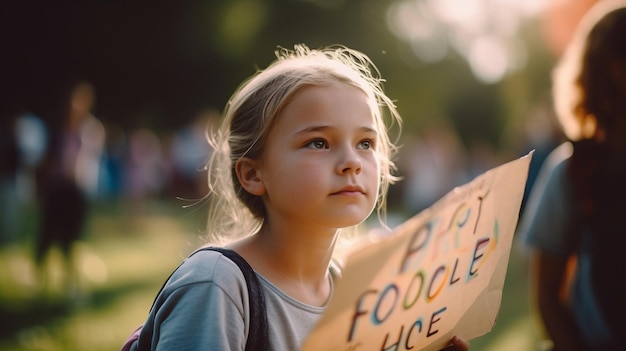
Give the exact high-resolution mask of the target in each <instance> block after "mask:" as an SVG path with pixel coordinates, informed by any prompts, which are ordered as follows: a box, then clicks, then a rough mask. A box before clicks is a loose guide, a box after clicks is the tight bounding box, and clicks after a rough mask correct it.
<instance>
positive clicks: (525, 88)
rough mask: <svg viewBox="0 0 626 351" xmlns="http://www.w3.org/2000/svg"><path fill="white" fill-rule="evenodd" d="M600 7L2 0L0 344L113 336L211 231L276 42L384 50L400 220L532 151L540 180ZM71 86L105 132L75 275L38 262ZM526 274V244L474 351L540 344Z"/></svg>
mask: <svg viewBox="0 0 626 351" xmlns="http://www.w3.org/2000/svg"><path fill="white" fill-rule="evenodd" d="M595 1H598V0H525V1H518V0H215V1H214V0H204V1H202V0H181V1H163V2H159V1H147V0H126V1H123V0H68V1H62V2H61V1H32V0H23V1H10V0H7V1H3V2H2V3H1V4H0V43H2V50H1V51H0V52H1V54H0V65H1V70H0V72H2V73H1V75H0V82H1V83H0V84H1V89H2V90H1V91H0V113H1V115H0V121H1V125H0V133H1V134H0V138H1V139H0V147H2V149H1V150H0V160H1V161H2V164H1V165H2V166H1V167H0V171H1V172H2V173H1V174H0V191H1V193H0V194H1V197H0V229H1V231H0V243H1V247H0V325H1V327H0V350H118V349H119V347H120V345H121V344H122V342H123V341H124V339H125V338H126V337H127V336H128V334H129V333H130V332H131V331H132V330H133V329H134V327H135V326H136V325H138V324H139V323H142V322H143V320H144V318H145V316H146V314H147V311H148V309H149V308H150V305H151V303H152V299H153V298H154V295H155V293H156V292H157V290H158V288H159V287H160V285H161V284H162V282H163V281H164V279H165V278H166V277H167V275H168V274H169V272H170V271H171V270H172V269H173V268H174V267H176V265H177V264H178V263H179V261H180V260H181V259H182V258H183V257H185V256H186V254H187V253H189V252H190V251H191V250H192V249H193V248H195V247H196V246H197V245H199V244H200V243H202V233H203V228H204V227H205V226H206V223H205V220H206V218H205V211H206V208H205V207H204V205H203V202H202V201H201V198H202V196H203V195H204V193H205V191H206V187H205V184H204V180H205V179H204V175H203V173H202V165H203V162H204V161H205V160H206V158H207V157H208V155H209V154H210V152H211V150H210V148H209V147H208V145H207V144H206V142H205V140H204V131H205V130H206V128H207V127H209V126H211V125H213V124H214V123H216V122H217V121H219V119H220V113H221V111H222V109H223V107H224V106H225V104H226V102H227V99H228V98H229V96H230V94H231V93H232V92H233V91H234V90H235V88H236V87H237V86H238V85H239V84H240V83H241V81H242V80H243V79H245V78H247V77H248V76H250V75H251V74H253V73H254V72H255V71H256V70H257V69H259V68H263V67H265V66H266V65H267V64H268V63H269V62H271V61H272V59H273V58H274V50H276V49H277V48H278V47H281V46H282V47H286V48H290V47H293V45H294V44H296V43H305V44H307V45H309V46H310V47H321V46H326V45H330V44H343V45H347V46H349V47H352V48H355V49H357V50H360V51H362V52H364V53H366V54H367V55H369V56H370V57H371V58H372V59H373V61H374V62H375V63H376V64H377V66H378V68H379V70H380V72H381V74H382V76H383V77H384V78H385V79H386V83H385V89H386V92H387V94H388V95H389V96H390V97H392V98H393V99H394V100H395V101H396V102H397V105H398V109H399V111H400V113H401V114H402V115H403V117H404V120H405V125H404V129H403V132H402V135H401V143H402V144H403V145H404V146H403V148H402V151H401V153H400V155H399V159H398V160H397V161H398V166H399V170H398V173H399V175H401V176H403V177H404V180H403V181H401V182H400V183H398V184H396V185H394V186H392V188H391V191H390V195H389V207H390V222H391V223H390V224H392V225H394V224H397V223H400V222H401V221H403V220H404V219H406V218H408V217H409V216H411V215H413V214H415V213H417V212H418V211H419V210H421V209H423V208H425V207H427V206H429V205H430V204H432V203H433V202H434V201H436V200H437V199H438V198H439V197H440V196H442V195H444V194H445V193H447V192H448V191H449V190H451V189H452V187H454V186H455V185H460V184H463V183H465V182H467V181H469V180H471V179H472V178H473V177H474V176H476V175H478V174H480V173H482V172H483V171H485V170H487V169H489V168H491V167H494V166H497V165H499V164H502V163H504V162H506V161H509V160H512V159H514V158H517V157H520V156H522V155H524V154H526V153H527V152H528V151H530V150H532V149H535V150H536V152H535V156H534V159H533V162H532V165H531V172H530V177H529V183H528V188H530V187H531V186H532V184H533V181H534V177H535V176H536V171H537V169H538V167H539V166H540V164H541V162H542V161H543V157H545V155H546V153H547V152H549V151H550V150H551V149H552V148H553V147H554V146H555V145H557V144H558V143H559V142H560V141H562V140H563V138H562V135H561V134H560V132H559V131H558V128H557V125H556V122H555V119H554V115H553V110H552V106H551V97H550V89H551V81H550V71H551V69H552V67H553V66H554V64H555V62H556V60H557V59H558V57H559V55H560V54H561V53H562V50H563V47H564V46H565V45H566V43H567V41H568V40H569V37H570V35H571V32H572V30H573V27H574V26H575V24H576V23H577V21H578V20H579V19H580V16H581V15H582V14H583V13H584V11H585V10H586V9H588V8H589V6H590V5H591V4H592V3H594V2H595ZM600 1H601V0H600ZM79 81H85V82H89V83H90V84H91V86H92V87H93V97H94V98H95V100H94V101H95V103H94V105H93V107H92V109H91V113H92V114H93V116H95V117H96V118H97V121H98V123H100V126H101V129H102V130H103V131H104V138H103V144H102V147H101V148H100V149H99V151H98V152H97V153H95V154H94V155H95V156H94V157H95V158H94V159H93V160H92V161H94V162H92V163H91V166H89V172H83V173H88V174H89V178H88V179H87V180H86V181H85V184H88V186H89V188H88V191H87V192H88V194H89V197H88V212H87V214H86V223H85V227H84V231H83V235H82V237H81V239H80V240H79V241H78V242H76V243H75V250H74V251H73V253H72V258H73V263H74V270H73V272H74V273H69V272H68V268H67V267H66V265H65V257H64V255H63V252H62V251H61V250H58V249H53V250H52V251H50V252H49V253H48V254H47V256H46V258H45V260H44V262H43V264H41V265H37V264H35V261H34V260H33V248H34V247H35V245H36V241H37V233H38V230H39V229H38V228H39V224H40V222H41V221H40V217H41V213H40V210H39V202H40V197H39V194H38V191H37V190H38V188H37V186H36V184H37V177H38V169H39V167H40V166H41V164H42V163H43V161H42V160H44V159H45V155H46V152H47V150H48V147H49V143H48V141H49V140H51V135H50V133H52V132H53V131H55V130H56V128H57V127H58V126H59V125H61V124H62V122H63V119H64V114H65V113H66V107H67V104H68V93H69V91H70V89H71V88H72V87H73V86H74V84H76V82H79ZM58 206H64V199H63V197H60V198H59V199H58ZM526 270H527V266H526V256H525V253H524V250H523V249H522V248H521V247H519V246H518V245H515V247H514V249H513V252H512V255H511V262H510V266H509V270H508V275H507V280H506V285H505V291H504V296H503V300H502V309H501V313H500V316H499V318H498V321H497V323H496V325H495V326H494V329H493V331H492V332H491V333H489V334H487V335H485V336H483V337H480V338H478V339H475V340H473V341H472V349H473V350H539V349H540V348H541V347H542V346H541V340H542V338H543V336H542V332H541V330H540V328H539V327H538V324H537V319H536V316H535V314H534V312H533V308H532V304H531V302H530V301H529V300H528V292H527V289H528V286H527V278H526V276H527V274H526V273H527V272H526ZM70 271H71V270H70ZM72 274H73V276H74V277H75V278H76V279H75V280H73V283H72V284H71V285H70V286H68V285H67V281H68V279H66V278H67V277H68V276H72Z"/></svg>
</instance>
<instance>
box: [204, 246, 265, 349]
mask: <svg viewBox="0 0 626 351" xmlns="http://www.w3.org/2000/svg"><path fill="white" fill-rule="evenodd" d="M200 250H213V251H218V252H220V253H221V254H222V255H224V256H226V257H228V258H229V259H230V260H231V261H233V262H235V264H237V266H239V269H241V272H242V273H243V276H244V278H245V279H246V285H247V286H248V298H249V299H250V327H249V329H248V340H247V341H246V348H245V350H246V351H252V350H264V351H265V350H269V339H268V335H267V334H268V332H267V313H266V310H265V297H264V295H263V287H262V286H261V282H260V281H259V277H257V275H256V273H255V272H254V270H253V269H252V267H250V265H249V264H248V262H247V261H246V260H245V259H244V258H243V257H241V256H240V255H239V254H238V253H237V252H235V251H233V250H231V249H226V248H219V247H206V248H202V249H200ZM198 251H199V250H198ZM196 252H197V251H196Z"/></svg>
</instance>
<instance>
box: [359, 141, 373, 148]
mask: <svg viewBox="0 0 626 351" xmlns="http://www.w3.org/2000/svg"><path fill="white" fill-rule="evenodd" d="M358 147H359V148H360V149H366V150H369V149H373V148H374V142H373V141H372V140H362V141H361V142H359V145H358Z"/></svg>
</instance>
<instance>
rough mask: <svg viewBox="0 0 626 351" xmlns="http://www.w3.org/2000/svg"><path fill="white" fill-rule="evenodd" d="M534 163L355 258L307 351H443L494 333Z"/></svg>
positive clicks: (452, 198) (510, 169) (484, 181)
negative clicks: (453, 342) (457, 340)
mask: <svg viewBox="0 0 626 351" xmlns="http://www.w3.org/2000/svg"><path fill="white" fill-rule="evenodd" d="M529 163H530V155H528V156H525V157H523V158H520V159H518V160H515V161H513V162H509V163H507V164H505V165H503V166H500V167H497V168H494V169H492V170H490V171H488V172H486V173H484V174H483V175H481V176H480V177H478V178H476V179H475V180H474V181H472V182H471V183H469V184H467V185H465V186H463V187H459V188H457V189H454V190H453V191H452V192H451V193H449V194H448V195H446V196H445V197H443V198H442V199H441V200H440V201H439V202H437V203H436V204H435V205H433V206H432V207H431V208H429V209H427V210H425V211H423V212H421V213H420V214H419V215H417V216H415V217H413V218H411V219H410V220H408V221H407V222H405V223H404V224H402V225H401V226H399V227H398V228H397V229H395V230H394V231H393V233H392V234H391V235H390V236H388V237H385V238H380V239H379V241H377V242H368V243H365V244H363V245H362V246H360V247H359V248H358V249H357V250H354V251H353V252H352V253H350V255H349V256H348V258H347V261H346V266H345V267H344V271H343V276H342V278H341V279H340V280H339V281H338V282H337V286H336V290H335V292H334V296H333V298H332V300H331V301H330V303H329V306H328V308H327V310H326V312H325V314H324V316H323V317H322V319H321V320H320V322H319V323H318V325H317V326H316V328H315V329H314V330H313V331H312V333H311V335H310V336H309V338H308V339H307V340H306V342H305V343H304V345H303V350H305V351H308V350H321V349H324V350H363V351H365V350H394V351H396V350H398V351H399V350H420V351H422V350H438V349H440V348H441V347H443V346H445V344H446V343H447V341H448V340H449V339H450V338H451V337H452V336H453V335H460V336H462V337H464V338H466V339H471V338H473V337H477V336H480V335H483V334H485V333H486V332H488V331H490V330H491V328H492V327H493V324H494V323H495V317H496V315H497V312H498V310H499V307H500V300H501V293H502V287H503V285H504V276H505V274H506V266H507V264H508V257H509V253H510V248H511V242H512V237H513V233H514V231H515V226H516V225H517V220H518V214H519V208H520V204H521V199H522V196H523V191H524V186H525V182H526V177H527V174H528V165H529Z"/></svg>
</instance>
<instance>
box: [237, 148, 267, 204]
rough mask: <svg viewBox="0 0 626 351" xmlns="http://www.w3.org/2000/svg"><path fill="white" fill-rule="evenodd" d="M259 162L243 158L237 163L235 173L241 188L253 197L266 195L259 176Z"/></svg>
mask: <svg viewBox="0 0 626 351" xmlns="http://www.w3.org/2000/svg"><path fill="white" fill-rule="evenodd" d="M257 167H258V161H257V160H253V159H250V158H247V157H242V158H240V159H239V160H237V162H236V163H235V172H236V174H237V179H239V183H240V184H241V186H242V187H243V188H244V189H245V190H246V191H247V192H249V193H250V194H252V195H258V196H260V195H263V194H265V186H264V185H263V182H262V181H261V178H260V177H259V174H258V169H257Z"/></svg>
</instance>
